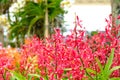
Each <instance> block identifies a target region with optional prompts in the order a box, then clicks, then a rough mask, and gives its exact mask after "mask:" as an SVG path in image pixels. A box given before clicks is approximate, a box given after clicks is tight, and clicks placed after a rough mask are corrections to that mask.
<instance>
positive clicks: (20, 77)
mask: <svg viewBox="0 0 120 80" xmlns="http://www.w3.org/2000/svg"><path fill="white" fill-rule="evenodd" d="M10 72H11V73H12V74H13V76H12V78H11V80H27V79H26V78H25V77H24V76H23V75H22V74H20V73H17V72H15V71H10Z"/></svg>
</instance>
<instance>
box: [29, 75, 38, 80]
mask: <svg viewBox="0 0 120 80" xmlns="http://www.w3.org/2000/svg"><path fill="white" fill-rule="evenodd" d="M32 77H37V78H39V79H40V75H38V74H28V80H31V79H32Z"/></svg>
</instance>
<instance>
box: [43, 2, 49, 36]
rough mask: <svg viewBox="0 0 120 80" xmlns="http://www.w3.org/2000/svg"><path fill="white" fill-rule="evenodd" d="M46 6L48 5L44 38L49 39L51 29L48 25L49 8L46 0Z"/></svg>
mask: <svg viewBox="0 0 120 80" xmlns="http://www.w3.org/2000/svg"><path fill="white" fill-rule="evenodd" d="M45 4H46V10H45V34H44V37H45V38H46V37H48V34H49V28H48V25H49V22H48V8H47V5H48V3H47V0H45Z"/></svg>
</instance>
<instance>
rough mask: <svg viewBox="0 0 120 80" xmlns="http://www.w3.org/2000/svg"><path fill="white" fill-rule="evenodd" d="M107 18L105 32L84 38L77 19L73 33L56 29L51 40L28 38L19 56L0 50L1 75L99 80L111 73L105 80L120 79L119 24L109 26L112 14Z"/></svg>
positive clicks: (20, 79)
mask: <svg viewBox="0 0 120 80" xmlns="http://www.w3.org/2000/svg"><path fill="white" fill-rule="evenodd" d="M109 18H110V20H107V19H106V22H107V26H106V28H105V32H98V33H97V34H95V35H93V36H89V37H88V36H87V35H85V30H84V28H82V26H81V23H80V20H79V18H78V16H77V17H76V22H75V28H74V30H73V31H72V32H71V34H70V35H68V36H66V37H64V36H63V35H61V33H60V30H59V29H55V34H53V35H52V36H51V38H45V39H44V40H41V39H39V38H37V37H36V36H33V37H32V38H27V39H26V40H25V44H24V45H22V46H21V49H20V54H19V53H18V52H17V53H16V54H15V53H14V52H12V54H11V52H8V50H7V49H1V50H0V55H2V56H4V55H5V58H4V57H2V56H0V63H2V62H3V60H5V61H4V62H5V63H4V65H5V67H3V66H4V65H3V64H2V66H1V65H0V66H1V68H2V70H1V71H2V73H1V75H4V74H5V73H6V72H5V71H7V72H8V73H9V75H10V77H9V78H11V79H12V80H16V79H17V80H38V79H40V80H89V79H90V80H92V79H94V80H95V79H97V78H96V77H97V76H99V79H98V80H100V79H103V78H100V77H103V75H101V74H103V73H104V75H108V74H109V71H111V70H112V71H113V72H112V73H111V74H109V75H108V76H107V77H106V78H105V79H106V80H107V79H109V78H110V79H112V78H114V77H120V70H119V68H120V67H119V65H120V59H119V56H120V41H119V40H120V39H119V38H120V37H119V29H120V25H115V23H114V24H113V25H112V24H111V22H112V17H111V15H110V16H109ZM112 26H113V27H112ZM77 27H79V28H80V30H77ZM112 49H114V51H112ZM6 51H7V53H6ZM111 51H112V53H111ZM16 55H17V56H16ZM111 55H112V56H111ZM19 58H20V59H19ZM2 59H3V60H2ZM17 59H19V60H17ZM8 64H9V65H8ZM106 65H107V67H106ZM102 71H103V72H102ZM106 71H107V72H106ZM3 78H4V76H3ZM9 78H7V79H8V80H9ZM116 79H117V78H116ZM1 80H2V79H1Z"/></svg>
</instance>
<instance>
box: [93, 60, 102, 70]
mask: <svg viewBox="0 0 120 80" xmlns="http://www.w3.org/2000/svg"><path fill="white" fill-rule="evenodd" d="M95 60H96V62H97V64H98V66H99V68H100V71H101V72H103V66H102V64H101V63H100V60H99V59H98V58H95Z"/></svg>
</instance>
